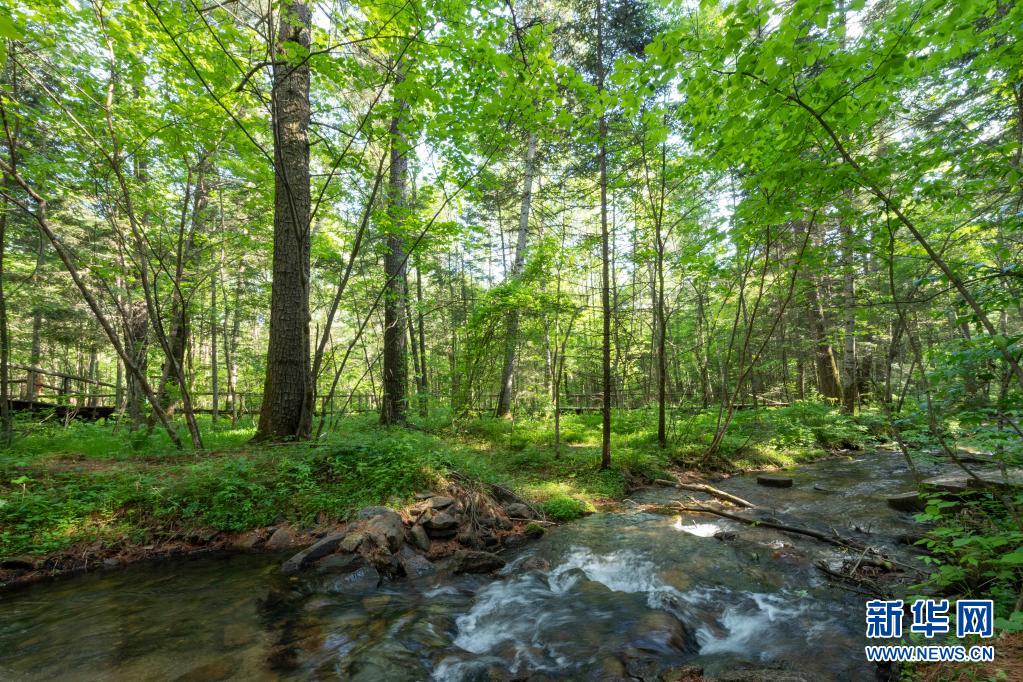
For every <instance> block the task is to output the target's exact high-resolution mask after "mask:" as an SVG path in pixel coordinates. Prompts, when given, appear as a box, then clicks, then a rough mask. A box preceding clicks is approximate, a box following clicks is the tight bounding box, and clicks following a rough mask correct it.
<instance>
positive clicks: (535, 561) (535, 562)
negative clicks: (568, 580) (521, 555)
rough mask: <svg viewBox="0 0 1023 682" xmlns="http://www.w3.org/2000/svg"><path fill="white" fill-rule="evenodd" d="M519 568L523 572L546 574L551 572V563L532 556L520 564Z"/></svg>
mask: <svg viewBox="0 0 1023 682" xmlns="http://www.w3.org/2000/svg"><path fill="white" fill-rule="evenodd" d="M519 568H520V569H522V570H523V571H543V572H546V571H549V570H551V562H549V561H547V560H546V559H544V558H543V557H538V556H531V557H527V558H526V559H525V560H524V561H523V562H522V563H521V564H519Z"/></svg>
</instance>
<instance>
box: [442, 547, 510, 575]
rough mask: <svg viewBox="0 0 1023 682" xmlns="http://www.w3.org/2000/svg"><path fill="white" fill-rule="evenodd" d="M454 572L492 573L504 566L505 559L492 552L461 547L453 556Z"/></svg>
mask: <svg viewBox="0 0 1023 682" xmlns="http://www.w3.org/2000/svg"><path fill="white" fill-rule="evenodd" d="M451 559H452V566H453V570H452V572H454V573H490V572H491V571H496V570H497V569H499V568H503V567H504V559H502V558H501V557H499V556H497V555H496V554H492V553H490V552H481V551H478V550H473V549H460V550H458V551H457V552H455V553H454V555H453V556H452V557H451Z"/></svg>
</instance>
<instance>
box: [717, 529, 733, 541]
mask: <svg viewBox="0 0 1023 682" xmlns="http://www.w3.org/2000/svg"><path fill="white" fill-rule="evenodd" d="M737 537H739V534H738V533H736V532H735V531H734V530H719V531H718V532H716V533H714V539H715V540H721V541H722V542H729V541H731V540H734V539H735V538H737Z"/></svg>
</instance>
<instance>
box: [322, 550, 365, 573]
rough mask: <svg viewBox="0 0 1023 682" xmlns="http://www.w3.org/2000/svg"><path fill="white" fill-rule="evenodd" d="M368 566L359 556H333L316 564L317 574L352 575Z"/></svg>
mask: <svg viewBox="0 0 1023 682" xmlns="http://www.w3.org/2000/svg"><path fill="white" fill-rule="evenodd" d="M365 565H366V561H365V560H364V559H363V558H362V557H360V556H359V555H358V554H331V555H330V556H328V557H324V558H323V559H321V560H320V561H318V562H317V563H316V572H317V573H351V572H352V571H355V570H357V569H359V568H361V567H363V566H365Z"/></svg>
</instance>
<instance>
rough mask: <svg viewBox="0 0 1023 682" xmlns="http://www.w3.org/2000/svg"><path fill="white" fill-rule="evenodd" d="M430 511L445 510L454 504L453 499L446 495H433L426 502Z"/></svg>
mask: <svg viewBox="0 0 1023 682" xmlns="http://www.w3.org/2000/svg"><path fill="white" fill-rule="evenodd" d="M428 502H429V504H430V508H432V509H447V508H448V507H450V506H451V505H453V504H454V503H455V498H453V497H448V496H447V495H434V496H433V497H431V498H430V499H429V500H428Z"/></svg>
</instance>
